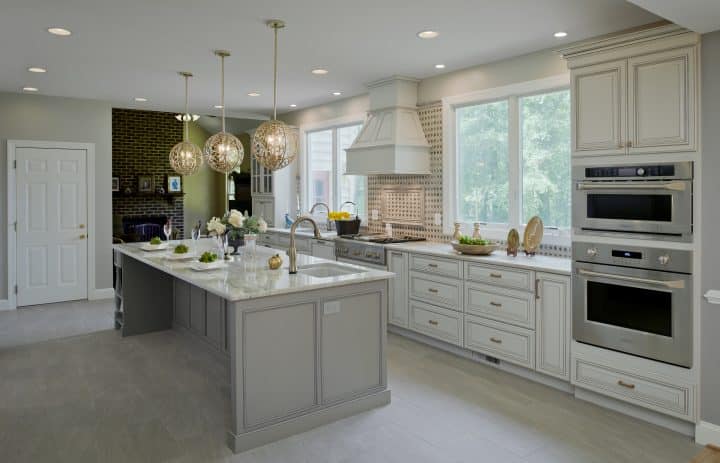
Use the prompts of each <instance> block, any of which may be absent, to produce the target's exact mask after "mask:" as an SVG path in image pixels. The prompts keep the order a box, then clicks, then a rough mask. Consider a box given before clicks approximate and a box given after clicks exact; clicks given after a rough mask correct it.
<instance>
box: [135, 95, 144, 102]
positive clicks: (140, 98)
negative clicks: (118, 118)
mask: <svg viewBox="0 0 720 463" xmlns="http://www.w3.org/2000/svg"><path fill="white" fill-rule="evenodd" d="M135 101H137V102H138V103H145V102H146V101H147V98H143V97H141V96H136V97H135Z"/></svg>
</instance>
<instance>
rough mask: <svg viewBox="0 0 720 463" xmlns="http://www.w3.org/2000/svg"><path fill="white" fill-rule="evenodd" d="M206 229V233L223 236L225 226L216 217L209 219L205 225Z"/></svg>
mask: <svg viewBox="0 0 720 463" xmlns="http://www.w3.org/2000/svg"><path fill="white" fill-rule="evenodd" d="M207 229H208V233H214V234H216V235H224V234H225V224H223V223H222V221H221V220H220V219H219V218H217V217H213V218H212V219H210V222H208V223H207Z"/></svg>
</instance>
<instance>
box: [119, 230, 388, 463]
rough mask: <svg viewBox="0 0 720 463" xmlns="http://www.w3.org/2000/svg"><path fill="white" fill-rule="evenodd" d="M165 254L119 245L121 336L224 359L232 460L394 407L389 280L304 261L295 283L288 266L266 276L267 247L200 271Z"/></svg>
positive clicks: (314, 260) (381, 275)
mask: <svg viewBox="0 0 720 463" xmlns="http://www.w3.org/2000/svg"><path fill="white" fill-rule="evenodd" d="M202 241H204V240H201V243H200V244H198V243H189V245H190V246H191V252H193V251H200V249H192V248H193V247H195V248H199V247H202V246H203V244H204V245H205V246H209V245H210V244H211V243H210V242H209V240H207V241H208V243H202ZM185 243H186V244H188V243H187V242H185ZM171 247H172V246H171ZM169 252H171V251H152V252H149V251H143V250H141V249H140V247H139V246H138V245H117V246H116V247H115V254H116V255H115V265H116V274H117V275H119V276H116V290H117V294H116V303H117V308H118V311H119V312H121V313H120V316H119V317H118V326H119V328H120V329H121V333H122V335H123V336H128V335H136V334H142V333H147V332H152V331H158V330H166V329H171V328H175V329H177V330H179V331H183V332H186V333H188V334H189V335H191V336H193V337H196V338H199V339H202V340H204V341H205V343H206V345H207V347H208V348H210V349H214V350H216V351H217V352H218V353H219V354H220V355H223V356H224V357H225V358H227V359H228V361H229V371H230V382H231V388H230V394H231V397H230V399H231V404H232V423H231V429H230V430H229V434H228V435H229V446H230V448H231V449H232V450H233V451H234V452H242V451H245V450H248V449H251V448H253V447H257V446H260V445H264V444H267V443H269V442H273V441H276V440H278V439H281V438H283V437H286V436H289V435H292V434H296V433H299V432H303V431H306V430H308V429H311V428H313V427H316V426H320V425H322V424H325V423H328V422H331V421H334V420H337V419H340V418H344V417H347V416H350V415H353V414H356V413H359V412H362V411H365V410H368V409H371V408H374V407H377V406H381V405H384V404H387V403H389V402H390V391H389V390H388V388H387V372H386V360H385V351H386V320H387V285H388V279H389V278H391V277H392V276H393V274H392V273H388V272H383V271H379V270H371V269H366V268H363V267H358V266H354V265H349V264H337V263H335V262H332V263H329V261H326V260H324V259H318V258H314V257H310V256H303V255H299V256H298V266H299V268H300V272H299V273H298V274H297V275H289V273H288V268H287V263H285V264H284V267H283V268H281V269H279V270H275V271H271V270H269V269H267V265H265V262H266V260H267V258H268V257H269V256H270V251H269V250H264V249H262V248H260V249H258V256H257V259H256V260H255V261H254V262H252V261H246V260H243V259H240V260H239V261H232V262H229V263H228V265H227V267H225V268H222V269H218V270H213V271H207V272H201V271H195V270H192V269H191V268H190V262H192V261H185V262H182V261H174V260H171V259H168V255H169ZM328 264H329V265H330V267H325V268H322V269H321V270H323V271H324V274H323V272H314V273H313V272H312V271H309V272H308V273H305V272H304V270H303V269H309V270H312V269H313V268H315V269H318V268H319V267H322V266H323V265H328ZM333 269H335V270H340V272H338V273H342V274H338V275H335V276H333V274H332V272H331V271H332V270H333Z"/></svg>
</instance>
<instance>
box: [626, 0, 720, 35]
mask: <svg viewBox="0 0 720 463" xmlns="http://www.w3.org/2000/svg"><path fill="white" fill-rule="evenodd" d="M630 1H631V2H632V3H635V4H636V5H639V6H641V7H643V8H645V9H646V10H648V11H652V12H653V13H655V14H658V15H660V16H662V17H663V18H666V19H669V20H670V21H672V22H674V23H676V24H680V25H681V26H683V27H686V28H688V29H690V30H693V31H695V32H699V33H701V34H704V33H706V32H712V31H715V30H718V29H720V0H630Z"/></svg>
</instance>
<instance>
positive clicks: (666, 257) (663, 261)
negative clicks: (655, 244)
mask: <svg viewBox="0 0 720 463" xmlns="http://www.w3.org/2000/svg"><path fill="white" fill-rule="evenodd" d="M658 262H659V263H660V265H667V264H668V262H670V256H669V255H667V254H665V255H662V256H659V257H658Z"/></svg>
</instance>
